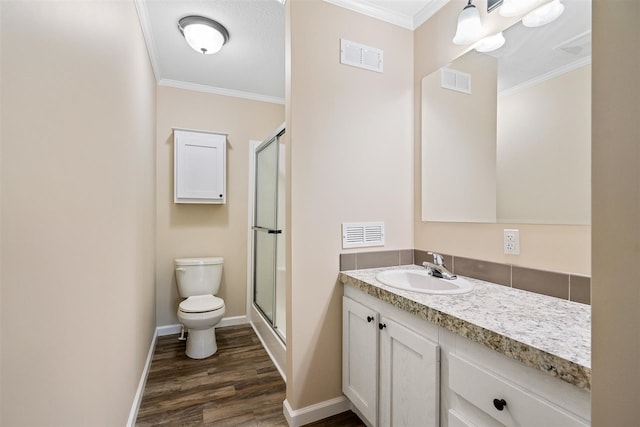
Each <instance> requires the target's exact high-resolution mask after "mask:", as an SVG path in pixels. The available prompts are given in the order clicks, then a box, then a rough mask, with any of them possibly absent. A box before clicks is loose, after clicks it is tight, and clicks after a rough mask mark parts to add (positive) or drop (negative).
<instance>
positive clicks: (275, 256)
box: [252, 126, 286, 343]
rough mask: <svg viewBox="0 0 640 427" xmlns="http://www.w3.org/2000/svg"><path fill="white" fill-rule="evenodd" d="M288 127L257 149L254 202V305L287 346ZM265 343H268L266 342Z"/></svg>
mask: <svg viewBox="0 0 640 427" xmlns="http://www.w3.org/2000/svg"><path fill="white" fill-rule="evenodd" d="M283 134H284V126H282V127H280V128H279V129H278V130H277V131H276V133H275V135H274V136H273V137H271V138H269V139H267V140H266V141H264V142H263V143H261V144H260V145H259V146H258V147H257V148H256V149H255V158H254V179H255V181H254V200H253V224H252V233H253V236H252V240H253V241H252V247H253V278H252V281H253V305H254V307H255V308H256V309H257V310H258V312H259V313H260V314H261V316H262V317H263V318H264V320H265V322H266V323H267V325H268V326H270V328H271V329H272V331H273V332H274V333H275V334H276V335H277V337H278V338H279V339H280V340H281V341H282V343H284V342H285V339H286V330H285V328H286V307H285V272H286V265H285V256H284V236H285V230H284V225H285V221H284V212H285V211H284V195H285V192H284V188H285V187H284V185H285V181H284V179H285V175H284V173H285V171H284V150H283V149H281V147H280V146H281V137H282V135H283ZM263 341H264V339H263Z"/></svg>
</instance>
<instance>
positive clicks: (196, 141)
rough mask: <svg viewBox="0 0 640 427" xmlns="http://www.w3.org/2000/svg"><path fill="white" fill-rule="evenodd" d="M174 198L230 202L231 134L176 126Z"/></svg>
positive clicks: (183, 201) (192, 200)
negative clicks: (228, 158) (228, 155)
mask: <svg viewBox="0 0 640 427" xmlns="http://www.w3.org/2000/svg"><path fill="white" fill-rule="evenodd" d="M173 134H174V202H175V203H209V204H213V203H216V204H222V203H225V202H226V184H225V164H226V151H227V150H226V148H227V147H226V141H227V136H226V135H224V134H218V133H209V132H199V131H188V130H178V129H175V130H174V132H173Z"/></svg>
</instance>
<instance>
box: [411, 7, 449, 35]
mask: <svg viewBox="0 0 640 427" xmlns="http://www.w3.org/2000/svg"><path fill="white" fill-rule="evenodd" d="M449 1H450V0H432V1H431V2H430V3H429V4H428V5H426V6H425V7H423V8H422V10H421V11H420V12H418V13H416V15H415V16H414V17H413V29H414V30H415V29H416V28H418V27H419V26H420V25H422V24H424V23H425V22H427V20H428V19H429V18H431V17H432V16H433V15H435V14H436V13H437V12H438V11H439V10H440V9H442V8H443V7H444V6H446V5H447V3H449Z"/></svg>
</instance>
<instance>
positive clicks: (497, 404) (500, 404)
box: [493, 399, 507, 411]
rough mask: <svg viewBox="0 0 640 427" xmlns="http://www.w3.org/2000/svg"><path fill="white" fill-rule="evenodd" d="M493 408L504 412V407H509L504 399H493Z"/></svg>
mask: <svg viewBox="0 0 640 427" xmlns="http://www.w3.org/2000/svg"><path fill="white" fill-rule="evenodd" d="M493 406H495V407H496V409H497V410H498V411H502V410H503V409H504V407H505V406H507V401H506V400H504V399H493Z"/></svg>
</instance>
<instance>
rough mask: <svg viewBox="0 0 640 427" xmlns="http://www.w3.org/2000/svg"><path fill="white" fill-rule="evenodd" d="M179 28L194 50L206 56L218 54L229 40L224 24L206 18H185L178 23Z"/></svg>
mask: <svg viewBox="0 0 640 427" xmlns="http://www.w3.org/2000/svg"><path fill="white" fill-rule="evenodd" d="M178 28H179V29H180V32H181V33H182V35H183V36H184V38H185V40H186V41H187V43H188V44H189V46H191V47H192V48H193V50H195V51H196V52H200V53H204V54H206V55H210V54H212V53H216V52H218V51H219V50H220V49H222V46H223V45H224V44H225V43H226V42H227V41H228V40H229V32H228V31H227V29H226V28H225V27H224V26H223V25H222V24H220V23H218V22H216V21H214V20H213V19H209V18H205V17H204V16H195V15H193V16H185V17H184V18H181V19H180V20H179V21H178Z"/></svg>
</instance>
